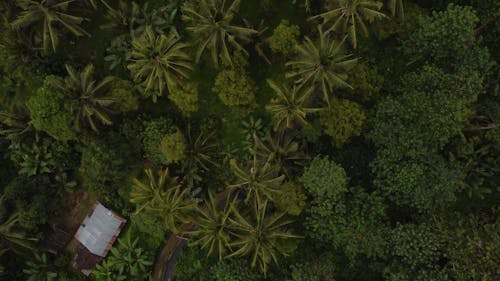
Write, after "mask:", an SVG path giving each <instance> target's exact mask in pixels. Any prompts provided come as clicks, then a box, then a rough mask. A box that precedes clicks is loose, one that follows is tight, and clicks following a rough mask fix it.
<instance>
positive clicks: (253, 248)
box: [228, 200, 300, 273]
mask: <svg viewBox="0 0 500 281" xmlns="http://www.w3.org/2000/svg"><path fill="white" fill-rule="evenodd" d="M267 204H268V202H267V200H265V201H264V202H263V203H262V205H259V203H257V202H254V206H253V208H252V210H253V212H254V214H253V215H252V216H251V218H247V217H246V216H244V215H242V214H241V213H240V211H238V209H237V208H236V207H235V205H234V204H233V205H232V206H231V209H232V212H233V214H234V216H232V217H230V218H229V222H230V229H231V234H232V235H233V236H234V241H233V242H231V243H230V246H231V247H233V248H234V249H235V251H234V252H232V253H231V254H230V255H228V257H233V256H246V255H250V256H251V259H252V266H255V265H257V263H258V264H259V267H260V269H261V271H262V272H264V273H265V272H266V271H267V266H268V264H269V263H270V262H272V261H274V262H275V263H278V258H277V257H278V255H279V254H282V255H285V256H286V255H287V254H288V253H287V252H286V250H285V249H283V247H281V246H280V245H281V244H280V243H281V242H283V241H284V240H287V239H296V238H300V237H299V236H297V235H294V234H292V233H290V232H289V231H288V230H286V229H285V226H287V225H288V224H290V223H292V221H291V220H286V219H283V217H284V215H285V213H280V214H272V215H268V214H267Z"/></svg>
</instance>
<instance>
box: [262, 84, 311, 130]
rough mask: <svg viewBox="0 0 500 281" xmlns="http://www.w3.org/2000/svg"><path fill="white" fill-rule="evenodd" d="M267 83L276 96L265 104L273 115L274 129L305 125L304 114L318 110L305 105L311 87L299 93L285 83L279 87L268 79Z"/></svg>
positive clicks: (295, 88)
mask: <svg viewBox="0 0 500 281" xmlns="http://www.w3.org/2000/svg"><path fill="white" fill-rule="evenodd" d="M267 83H268V84H269V86H270V87H271V89H273V90H274V92H275V93H276V97H275V98H273V99H271V101H270V103H269V104H268V105H266V110H267V111H269V113H271V114H272V116H273V120H274V130H275V131H278V130H286V129H291V128H293V127H294V125H296V124H300V125H307V121H306V115H307V114H308V113H313V112H318V111H319V110H320V109H318V108H308V107H307V106H306V104H307V101H308V97H309V96H310V95H311V92H312V90H313V88H308V89H307V91H306V92H305V93H303V94H301V93H299V89H297V87H295V86H294V87H293V88H292V89H290V88H289V87H288V86H286V85H283V86H281V87H280V86H278V85H276V84H275V83H274V82H273V81H272V80H269V79H268V80H267Z"/></svg>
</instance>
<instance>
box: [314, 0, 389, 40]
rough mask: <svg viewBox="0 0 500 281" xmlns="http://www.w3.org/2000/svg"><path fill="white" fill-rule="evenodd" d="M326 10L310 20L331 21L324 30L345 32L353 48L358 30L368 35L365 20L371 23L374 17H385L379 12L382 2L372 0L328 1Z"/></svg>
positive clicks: (325, 22)
mask: <svg viewBox="0 0 500 281" xmlns="http://www.w3.org/2000/svg"><path fill="white" fill-rule="evenodd" d="M329 3H330V5H328V6H329V7H328V8H329V9H328V11H327V12H325V13H322V14H319V15H316V16H314V17H311V18H310V19H311V20H314V19H317V18H322V19H323V23H324V24H327V23H331V26H330V28H329V29H328V30H327V31H326V32H330V31H333V30H334V31H337V32H340V33H343V34H345V33H347V35H348V36H349V39H350V41H351V43H352V46H353V47H354V48H357V45H358V43H357V34H358V30H359V31H360V32H361V34H362V35H363V36H368V28H367V27H366V23H365V21H367V22H369V23H371V22H373V21H374V20H375V19H380V18H384V17H386V16H385V14H383V13H381V12H379V10H380V9H381V8H382V5H383V4H382V2H379V1H373V0H334V1H330V2H329Z"/></svg>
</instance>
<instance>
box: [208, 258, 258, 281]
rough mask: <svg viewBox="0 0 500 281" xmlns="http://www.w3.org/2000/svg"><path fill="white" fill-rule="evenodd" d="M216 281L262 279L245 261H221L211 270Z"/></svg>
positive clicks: (254, 280) (253, 280) (256, 280)
mask: <svg viewBox="0 0 500 281" xmlns="http://www.w3.org/2000/svg"><path fill="white" fill-rule="evenodd" d="M210 273H211V275H212V276H213V280H214V281H260V280H262V277H261V276H260V274H259V273H257V272H256V271H254V270H252V268H251V267H250V265H249V264H248V263H246V262H245V261H244V260H230V261H221V262H218V263H217V264H215V265H214V266H212V267H211V268H210Z"/></svg>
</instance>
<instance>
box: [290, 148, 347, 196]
mask: <svg viewBox="0 0 500 281" xmlns="http://www.w3.org/2000/svg"><path fill="white" fill-rule="evenodd" d="M300 182H301V183H302V184H303V185H304V188H305V190H306V191H307V192H308V193H310V194H312V195H313V196H314V197H315V198H330V199H331V200H332V201H335V200H338V199H339V198H340V197H341V196H342V195H343V194H344V193H345V192H346V191H347V182H348V179H347V175H346V173H345V171H344V168H342V167H341V166H340V165H338V164H336V163H335V162H333V161H331V160H329V159H328V157H321V156H317V157H316V158H314V159H313V160H312V161H311V164H309V167H307V168H305V169H304V174H303V175H302V176H301V177H300Z"/></svg>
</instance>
